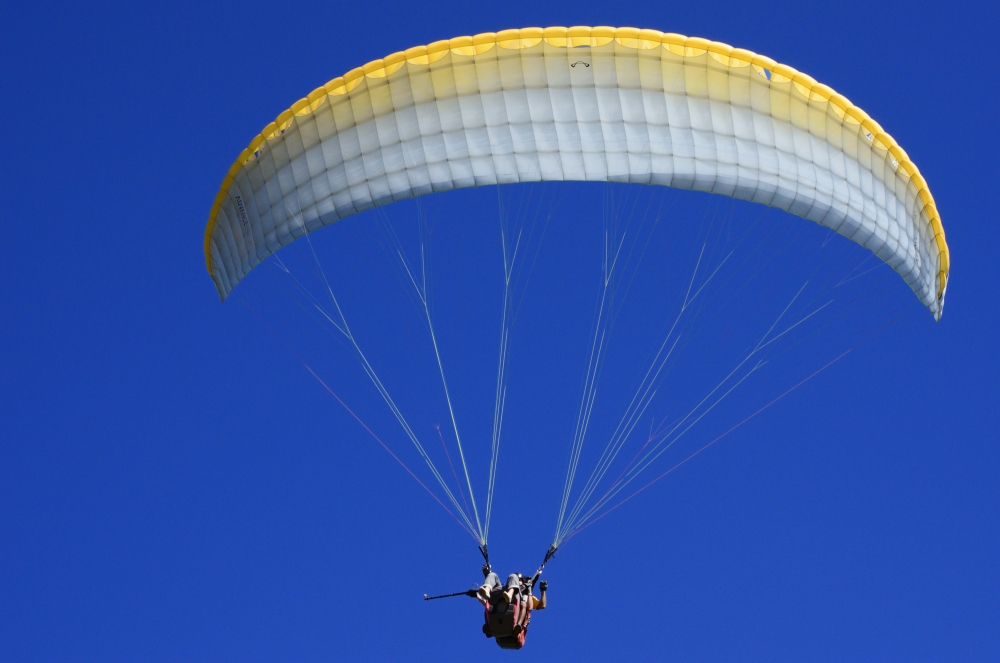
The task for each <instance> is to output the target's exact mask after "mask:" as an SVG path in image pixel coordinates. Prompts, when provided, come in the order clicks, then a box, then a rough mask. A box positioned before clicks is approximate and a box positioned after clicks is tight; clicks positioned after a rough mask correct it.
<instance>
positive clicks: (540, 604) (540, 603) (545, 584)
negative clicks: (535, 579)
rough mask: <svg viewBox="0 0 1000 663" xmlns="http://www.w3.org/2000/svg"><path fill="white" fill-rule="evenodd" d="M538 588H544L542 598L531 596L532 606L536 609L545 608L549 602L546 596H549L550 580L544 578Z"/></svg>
mask: <svg viewBox="0 0 1000 663" xmlns="http://www.w3.org/2000/svg"><path fill="white" fill-rule="evenodd" d="M538 588H539V589H541V590H542V598H540V599H536V598H535V597H534V596H532V597H531V603H532V604H533V605H532V607H533V608H534V609H535V610H545V604H546V603H547V601H546V598H547V596H548V593H547V592H548V589H549V581H548V580H543V581H542V582H540V583H539V584H538Z"/></svg>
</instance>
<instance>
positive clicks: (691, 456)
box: [563, 348, 854, 544]
mask: <svg viewBox="0 0 1000 663" xmlns="http://www.w3.org/2000/svg"><path fill="white" fill-rule="evenodd" d="M853 349H854V348H851V349H850V350H847V351H846V352H844V353H843V354H841V355H840V356H838V357H836V358H835V359H833V360H832V361H830V362H829V363H828V364H826V365H825V366H823V367H822V368H820V369H819V370H818V371H816V372H815V373H813V374H812V375H810V376H809V377H807V378H805V379H804V380H802V382H799V383H798V384H797V385H795V386H794V387H792V388H791V389H789V390H788V391H786V392H785V393H783V394H782V395H780V396H778V397H777V398H775V399H774V400H773V401H771V402H770V403H768V404H767V405H765V406H764V407H762V408H760V409H759V410H757V411H756V412H754V413H753V414H751V415H750V416H749V417H747V418H746V419H744V420H743V421H741V422H740V423H738V424H736V425H735V426H733V427H732V428H730V429H729V430H727V431H726V432H725V433H723V434H722V435H720V436H719V437H717V438H715V439H714V440H712V441H711V442H709V443H708V444H706V445H705V446H703V447H702V448H701V449H698V450H697V451H695V452H694V453H693V454H691V455H690V456H688V457H687V458H685V459H684V460H682V461H681V462H679V463H677V464H676V465H674V466H673V467H671V468H670V469H669V470H667V471H666V472H664V473H663V474H661V475H660V476H658V477H656V478H655V479H653V480H652V481H650V482H649V483H647V484H646V485H645V486H643V487H642V488H640V489H639V490H637V491H635V492H634V493H632V494H631V495H629V496H628V497H626V498H625V499H623V500H622V501H621V502H619V503H618V504H616V505H614V506H613V507H611V508H610V509H608V510H607V511H605V512H604V513H602V514H601V515H599V516H598V517H597V518H594V519H593V520H591V521H590V522H589V523H587V524H586V525H584V526H583V527H580V528H578V529H577V530H576V531H574V532H573V533H572V534H570V535H569V536H568V537H566V538H565V539H564V540H563V543H564V544H565V543H566V541H569V540H570V539H572V538H573V537H574V536H576V535H577V534H579V533H580V532H582V531H583V530H585V529H587V528H588V527H590V526H591V525H593V524H594V523H596V522H597V521H598V520H600V519H601V518H603V517H604V516H606V515H608V514H609V513H611V512H612V511H614V510H615V509H617V508H618V507H620V506H621V505H623V504H625V502H628V501H629V500H630V499H632V498H633V497H635V496H636V495H638V494H639V493H641V492H642V491H644V490H646V489H647V488H649V487H650V486H652V485H653V484H654V483H656V482H657V481H659V480H660V479H662V478H663V477H665V476H667V475H668V474H670V473H671V472H673V471H674V470H676V469H677V468H678V467H680V466H681V465H683V464H684V463H686V462H688V461H689V460H691V459H692V458H694V457H695V456H697V455H698V454H700V453H701V452H702V451H704V450H705V449H708V448H709V447H710V446H712V445H713V444H715V443H716V442H718V441H719V440H721V439H722V438H724V437H725V436H727V435H729V434H730V433H732V432H733V431H734V430H736V429H737V428H739V427H740V426H742V425H743V424H745V423H746V422H748V421H750V420H751V419H753V418H754V417H756V416H757V415H758V414H760V413H761V412H763V411H764V410H766V409H767V408H769V407H771V406H772V405H774V404H775V403H777V402H778V401H780V400H781V399H782V398H784V397H785V396H787V395H788V394H790V393H792V392H793V391H795V390H796V389H798V388H799V387H801V386H802V385H804V384H805V383H806V382H809V380H812V379H813V378H814V377H816V376H817V375H819V374H820V373H822V372H823V371H825V370H826V369H827V368H829V367H830V366H832V365H833V364H835V363H836V362H838V361H840V360H841V359H843V358H844V357H845V356H846V355H847V354H848V353H849V352H850V351H851V350H853Z"/></svg>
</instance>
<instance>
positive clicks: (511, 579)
mask: <svg viewBox="0 0 1000 663" xmlns="http://www.w3.org/2000/svg"><path fill="white" fill-rule="evenodd" d="M520 588H521V576H519V575H517V574H516V573H511V574H510V575H509V576H507V583H506V584H505V585H504V586H503V595H504V596H505V597H506V598H507V603H513V602H514V596H515V595H517V594H518V593H519V591H520Z"/></svg>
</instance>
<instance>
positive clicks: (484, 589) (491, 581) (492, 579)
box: [477, 571, 501, 601]
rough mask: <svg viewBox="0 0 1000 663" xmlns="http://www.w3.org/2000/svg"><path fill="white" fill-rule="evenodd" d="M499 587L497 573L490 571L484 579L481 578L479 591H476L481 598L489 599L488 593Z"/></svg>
mask: <svg viewBox="0 0 1000 663" xmlns="http://www.w3.org/2000/svg"><path fill="white" fill-rule="evenodd" d="M500 588H501V585H500V577H499V576H498V575H497V574H495V573H493V572H492V571H490V573H489V575H487V576H486V579H485V580H483V584H482V586H481V587H480V588H479V592H478V593H477V595H478V596H479V598H481V599H482V600H484V601H489V600H490V594H491V593H492V592H493V590H495V589H500Z"/></svg>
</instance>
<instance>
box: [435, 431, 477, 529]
mask: <svg viewBox="0 0 1000 663" xmlns="http://www.w3.org/2000/svg"><path fill="white" fill-rule="evenodd" d="M434 429H435V430H436V431H437V432H438V437H439V438H441V446H442V447H443V448H444V455H445V456H446V457H447V458H448V466H449V467H450V468H451V476H453V477H455V485H456V486H458V494H459V495H461V496H462V504H464V505H465V513H466V516H468V514H469V511H470V509H469V503H468V502H467V501H466V500H465V493H464V492H463V491H462V482H461V481H459V480H458V472H456V471H455V465H454V464H453V463H452V462H451V454H450V453H448V445H446V444H445V443H444V435H443V434H442V433H441V427H440V426H438V425H437V424H435V425H434Z"/></svg>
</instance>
